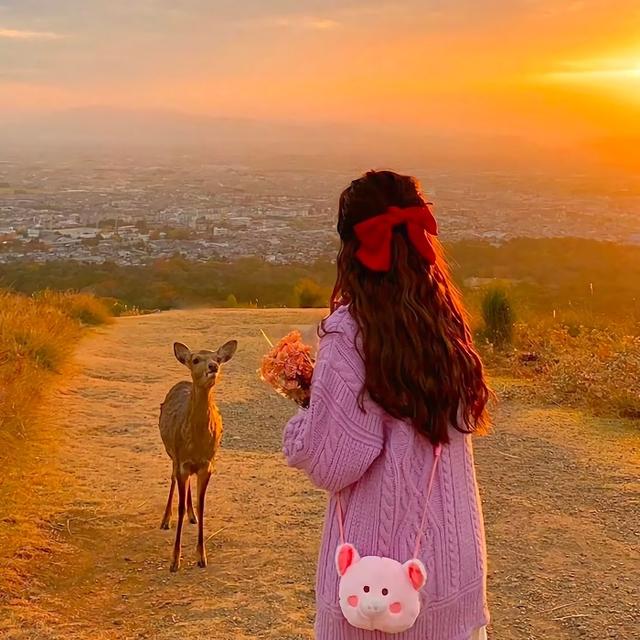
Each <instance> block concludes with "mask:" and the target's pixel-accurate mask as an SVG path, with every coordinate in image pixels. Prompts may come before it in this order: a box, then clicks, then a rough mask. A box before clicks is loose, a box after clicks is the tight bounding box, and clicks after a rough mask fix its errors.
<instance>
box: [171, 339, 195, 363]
mask: <svg viewBox="0 0 640 640" xmlns="http://www.w3.org/2000/svg"><path fill="white" fill-rule="evenodd" d="M173 353H174V354H175V356H176V360H177V361H178V362H181V363H182V364H183V365H185V366H186V367H188V366H189V361H190V360H191V350H190V349H189V347H187V345H186V344H182V342H174V343H173Z"/></svg>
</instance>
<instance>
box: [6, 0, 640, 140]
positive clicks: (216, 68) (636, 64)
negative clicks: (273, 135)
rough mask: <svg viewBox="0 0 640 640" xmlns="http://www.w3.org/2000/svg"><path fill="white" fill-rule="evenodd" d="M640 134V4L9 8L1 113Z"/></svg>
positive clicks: (448, 0)
mask: <svg viewBox="0 0 640 640" xmlns="http://www.w3.org/2000/svg"><path fill="white" fill-rule="evenodd" d="M95 105H100V106H110V107H123V108H134V109H163V110H176V111H180V112H183V113H196V114H206V115H212V116H234V117H253V118H268V119H277V120H287V119H293V120H296V121H341V122H352V121H365V122H374V123H377V122H382V123H386V124H391V125H393V126H396V125H397V126H398V127H401V128H404V129H409V128H412V127H419V128H420V129H421V130H427V131H439V132H448V133H467V132H472V133H478V132H480V133H484V134H492V133H506V134H513V133H516V134H519V135H523V136H528V137H531V138H537V137H540V138H545V137H553V136H560V137H566V138H567V139H569V138H572V137H584V136H587V137H589V136H592V137H598V136H610V135H612V136H620V135H625V134H626V133H627V132H628V131H629V130H633V131H634V132H635V134H638V133H639V132H640V2H638V0H562V1H559V0H482V1H479V0H420V1H418V0H409V1H405V2H387V1H380V0H368V1H366V2H365V1H363V0H354V1H352V2H349V1H346V2H337V1H335V0H321V1H316V0H269V1H265V0H245V1H243V2H240V1H238V0H217V1H216V0H56V1H55V2H51V1H49V0H0V115H2V116H4V117H6V116H7V115H12V116H13V115H15V114H16V113H24V112H34V111H35V112H38V111H46V110H51V109H66V108H73V107H82V106H95Z"/></svg>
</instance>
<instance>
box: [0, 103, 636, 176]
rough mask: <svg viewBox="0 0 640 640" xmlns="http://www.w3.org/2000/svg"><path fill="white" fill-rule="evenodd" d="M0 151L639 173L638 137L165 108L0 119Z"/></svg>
mask: <svg viewBox="0 0 640 640" xmlns="http://www.w3.org/2000/svg"><path fill="white" fill-rule="evenodd" d="M0 147H4V148H5V149H9V150H17V151H25V152H28V151H33V150H36V151H37V150H56V149H68V150H75V149H80V150H96V149H98V150H105V151H127V152H129V151H134V150H147V151H151V152H153V151H157V150H169V151H172V150H180V149H189V150H193V149H194V148H195V149H200V150H202V151H206V152H207V153H208V154H209V155H212V156H218V157H220V158H229V159H238V158H246V157H252V156H256V155H257V156H269V157H282V156H288V157H305V158H308V159H309V158H316V159H318V160H320V161H325V162H326V161H327V160H331V159H344V160H347V161H355V162H358V163H365V164H366V165H371V164H374V165H378V166H380V165H385V164H386V165H390V164H397V163H401V164H402V165H404V166H407V165H410V164H412V163H421V164H423V165H424V164H432V163H433V164H434V165H439V166H442V164H443V163H445V164H447V165H460V164H463V165H468V166H470V167H478V165H480V166H481V167H484V168H487V169H491V168H493V167H494V166H496V167H498V166H506V167H509V168H511V169H514V170H518V169H524V170H526V169H530V168H534V167H544V168H546V169H550V168H553V167H558V169H562V168H565V169H566V168H571V167H576V166H578V165H579V164H584V163H585V162H586V163H587V164H591V163H592V162H593V161H595V162H600V161H603V162H605V163H606V164H608V165H612V166H614V167H620V168H629V169H634V168H640V155H638V154H637V153H633V152H634V151H635V150H637V149H640V139H636V140H632V139H631V138H629V139H620V138H617V139H615V140H614V139H604V140H603V139H601V140H597V141H588V142H586V143H585V144H584V145H583V146H581V148H579V149H577V148H575V147H573V148H571V149H569V148H562V147H560V146H559V147H557V148H550V147H549V145H546V146H544V145H536V144H533V143H531V142H530V141H525V140H524V139H521V138H518V137H515V136H481V135H466V134H465V135H462V134H459V135H453V134H440V133H438V132H429V133H426V132H421V131H416V130H411V129H410V128H409V127H407V128H405V129H404V130H398V129H395V130H394V129H393V128H392V127H391V126H389V125H373V124H346V123H331V122H325V123H298V122H291V121H275V120H274V121H267V120H252V119H242V118H219V117H207V116H198V115H191V114H182V113H177V112H171V111H161V110H156V111H149V110H145V111H142V110H141V111H136V110H125V109H114V108H107V107H87V108H78V109H70V110H61V111H56V112H50V113H47V114H38V115H25V116H13V117H7V116H0Z"/></svg>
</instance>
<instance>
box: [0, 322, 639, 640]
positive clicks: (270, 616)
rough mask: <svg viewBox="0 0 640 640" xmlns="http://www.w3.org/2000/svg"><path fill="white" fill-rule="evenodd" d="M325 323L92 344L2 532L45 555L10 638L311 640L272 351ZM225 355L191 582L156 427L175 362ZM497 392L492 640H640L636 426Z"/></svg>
mask: <svg viewBox="0 0 640 640" xmlns="http://www.w3.org/2000/svg"><path fill="white" fill-rule="evenodd" d="M320 314H321V312H320V311H303V310H252V311H246V310H242V311H241V310H202V311H172V312H167V313H162V314H154V315H149V316H141V317H130V318H121V319H118V320H117V321H116V323H115V324H114V325H113V326H111V327H108V328H105V329H99V330H98V331H97V332H96V333H94V334H93V335H92V336H91V337H89V338H87V339H85V340H84V342H83V343H82V346H81V348H80V350H79V351H78V353H77V358H76V365H75V367H74V370H73V372H72V374H71V375H69V376H68V377H67V378H66V380H65V383H64V385H63V386H62V387H61V388H59V389H58V390H57V391H56V393H55V396H54V397H53V398H52V399H51V401H50V402H49V404H48V405H47V407H46V412H45V413H46V415H47V416H48V418H47V420H46V421H44V422H43V423H42V431H43V432H45V434H48V436H49V439H50V440H52V441H53V442H55V447H53V448H49V447H46V446H43V445H40V444H36V445H34V448H33V450H32V451H31V452H30V457H35V458H42V459H46V460H47V464H46V465H43V466H42V467H41V468H40V469H37V470H33V469H31V470H30V471H29V472H28V473H27V472H26V471H25V472H24V473H23V476H22V477H20V474H19V473H18V474H14V476H13V479H12V481H13V482H20V483H23V485H24V484H25V483H32V482H33V483H36V484H37V486H38V493H37V499H36V500H35V507H34V505H31V504H29V502H28V501H27V502H25V503H22V504H18V505H16V507H15V512H13V513H12V514H6V515H5V514H3V515H2V516H1V517H0V526H2V527H5V528H11V529H12V530H13V531H15V532H19V531H20V530H21V529H22V528H23V527H26V526H27V524H28V522H29V521H30V519H33V518H35V519H36V521H37V524H38V526H39V528H40V529H41V530H42V531H43V532H44V533H45V534H46V540H47V541H46V544H45V543H39V544H38V545H35V544H33V543H32V542H31V540H30V539H28V538H24V539H23V544H22V546H21V548H20V549H18V551H17V552H16V553H15V554H14V555H13V556H12V557H11V558H2V560H3V562H7V561H8V562H9V563H10V564H11V565H12V566H13V567H14V568H16V569H17V570H19V572H20V574H21V575H22V576H24V577H25V580H26V584H27V585H28V588H26V590H24V591H23V592H21V593H17V592H16V593H13V594H11V595H10V596H6V597H5V598H4V599H3V598H2V597H1V596H0V635H1V636H2V637H3V638H8V639H11V640H26V639H33V638H38V639H39V638H42V639H51V640H53V639H57V638H65V639H66V638H78V639H84V638H86V639H89V638H91V640H111V639H113V640H115V639H122V638H153V639H158V640H164V639H167V640H168V639H169V638H171V639H173V638H175V637H178V636H180V637H182V638H186V639H189V638H193V639H195V638H203V637H207V638H210V639H211V640H230V639H234V640H235V639H237V640H249V639H251V640H255V639H256V638H265V639H273V640H276V639H278V640H303V639H308V640H310V639H311V638H312V631H311V626H312V616H313V606H312V603H313V580H312V575H313V570H314V564H315V558H316V551H317V544H318V540H319V536H320V526H321V521H322V516H323V509H324V503H325V498H324V496H323V495H322V494H321V493H320V492H317V491H315V490H314V489H313V488H312V487H311V486H310V484H309V483H308V482H307V481H306V480H304V479H303V478H302V477H301V476H300V475H299V474H298V473H296V472H294V471H292V470H290V469H288V468H286V467H285V465H284V463H283V460H282V457H281V454H280V451H279V450H280V432H281V427H282V425H283V424H284V422H285V420H286V419H287V417H288V416H289V415H290V414H291V413H292V407H291V406H290V405H289V404H288V403H287V402H286V401H285V400H283V399H281V398H279V397H277V396H275V395H274V394H273V393H272V392H271V391H270V390H269V389H267V388H265V387H264V386H263V385H262V384H261V383H260V381H259V380H258V379H257V376H256V369H257V367H258V361H259V357H260V354H262V353H263V352H264V351H265V344H264V341H263V339H262V338H261V337H260V335H259V328H262V329H264V330H265V331H266V332H267V333H268V334H269V335H271V336H274V337H276V336H279V335H282V334H284V333H285V332H286V331H288V330H289V329H290V328H292V327H294V326H296V327H301V326H302V327H303V328H304V332H305V336H306V338H307V339H308V340H310V339H311V336H312V335H313V324H314V323H315V321H316V320H317V319H318V318H319V317H320ZM229 338H237V339H238V340H239V342H240V347H239V350H238V354H237V356H236V357H235V358H234V359H233V360H232V361H231V362H230V363H229V365H228V368H227V369H226V373H225V375H224V377H223V379H222V380H221V381H220V387H219V403H220V408H221V411H222V414H223V417H224V420H225V440H224V448H223V452H222V455H221V456H220V459H219V463H218V467H217V471H216V473H215V475H214V477H213V480H212V484H211V486H210V489H209V492H208V496H207V499H208V513H209V515H208V517H207V520H206V534H205V535H206V536H207V537H208V540H207V547H208V555H209V567H208V569H207V570H206V571H203V570H201V569H199V568H198V567H197V566H196V564H195V530H194V528H193V527H189V526H188V525H187V529H186V532H185V536H184V541H183V542H184V549H183V558H184V560H183V569H182V570H181V572H180V573H179V574H177V575H173V574H170V573H169V571H168V564H169V556H170V549H171V545H172V541H173V532H166V531H161V530H160V529H159V523H160V519H161V516H162V511H163V508H164V502H165V500H166V491H167V487H168V483H169V477H170V465H169V461H168V458H167V457H166V454H165V452H164V450H163V448H162V444H161V442H160V438H159V434H158V430H157V416H158V406H159V403H160V401H161V400H162V398H163V396H164V394H165V393H166V391H167V390H168V389H169V387H170V386H171V385H172V384H173V383H174V382H176V381H178V380H180V379H184V378H185V377H186V376H185V374H186V372H185V370H184V369H183V368H182V367H181V366H180V365H179V364H178V363H177V362H176V361H175V359H174V358H173V355H172V352H171V344H172V342H173V341H174V340H183V341H185V342H186V343H187V344H189V345H190V346H193V347H196V348H200V347H214V346H217V345H218V344H220V343H222V342H223V341H225V340H226V339H229ZM494 384H495V386H496V387H497V389H498V391H499V395H500V396H501V398H502V399H503V401H502V403H501V404H500V406H499V408H498V409H497V410H496V412H495V429H494V433H493V434H492V435H491V436H489V437H486V438H482V439H479V440H477V441H476V459H477V464H478V475H479V482H480V486H481V492H482V497H483V502H484V510H485V517H486V525H487V537H488V545H489V556H490V572H489V592H490V604H491V608H492V613H493V623H492V638H499V639H500V640H516V639H523V638H530V639H534V638H535V639H536V640H538V639H540V638H550V639H551V638H553V640H575V639H576V638H582V637H584V638H601V637H605V638H606V637H609V638H616V639H618V640H632V638H634V637H635V633H636V632H634V631H633V629H637V628H638V625H639V624H640V614H639V612H638V609H637V603H638V601H639V599H640V594H639V593H638V584H639V581H638V580H637V567H638V560H639V550H638V544H637V530H636V529H637V524H636V523H634V522H632V521H631V514H633V513H634V512H636V511H637V508H638V502H639V498H640V485H639V483H638V477H637V470H638V462H639V452H640V435H639V434H638V432H637V431H633V430H632V429H631V428H630V427H628V426H626V425H625V424H624V423H622V422H613V421H609V422H605V421H601V420H596V419H593V418H591V417H589V416H587V415H584V414H581V413H579V412H577V411H569V410H566V409H563V408H561V407H557V406H551V407H549V406H537V405H534V404H532V403H531V402H524V401H523V400H522V397H523V394H522V389H519V390H518V393H517V394H513V393H512V392H513V390H514V385H516V384H519V385H523V384H526V383H515V382H513V381H510V380H505V379H496V380H494ZM510 398H513V399H510ZM516 398H517V399H516ZM14 466H16V467H18V468H21V464H18V465H14ZM282 549H287V550H288V553H286V554H283V553H282ZM3 553H4V551H3Z"/></svg>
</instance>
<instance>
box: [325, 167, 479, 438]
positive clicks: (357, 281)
mask: <svg viewBox="0 0 640 640" xmlns="http://www.w3.org/2000/svg"><path fill="white" fill-rule="evenodd" d="M424 204H425V199H424V197H423V196H422V194H421V191H420V186H419V184H418V181H417V180H416V179H415V178H412V177H410V176H403V175H399V174H397V173H394V172H392V171H369V172H368V173H366V174H365V175H364V176H362V177H361V178H359V179H357V180H354V181H353V182H352V183H351V185H350V186H349V187H348V188H347V189H345V191H344V192H343V193H342V195H341V196H340V204H339V210H338V233H339V235H340V240H341V246H340V251H339V253H338V258H337V279H336V283H335V287H334V289H333V294H332V296H331V301H330V302H331V304H330V306H331V311H332V312H333V311H335V309H337V308H338V307H340V306H343V305H349V307H350V312H351V314H352V315H353V317H354V318H355V320H356V322H357V324H358V327H359V331H358V337H357V338H356V347H357V348H358V349H359V350H360V351H361V354H362V357H363V359H364V363H365V383H364V388H363V389H362V394H361V400H362V397H363V395H364V392H365V390H366V391H367V392H368V393H369V395H370V396H371V398H372V399H373V400H375V401H376V402H377V403H378V404H379V405H380V406H382V407H383V408H384V409H385V410H386V411H387V412H388V413H389V414H391V415H392V416H394V417H395V418H399V419H409V420H411V421H412V423H413V424H414V426H415V428H416V429H417V430H418V431H419V432H420V433H422V434H423V435H424V436H426V437H427V438H428V439H429V440H430V441H431V442H432V443H434V444H437V443H443V444H444V443H447V442H449V425H451V426H453V427H454V428H455V429H457V430H458V431H461V432H463V433H471V432H479V433H482V432H485V431H486V429H487V427H488V424H489V417H488V412H487V402H488V400H489V397H490V394H491V392H490V390H489V388H488V385H487V382H486V379H485V375H484V369H483V366H482V362H481V360H480V357H479V356H478V353H477V352H476V350H475V348H474V346H473V338H472V335H471V331H470V329H469V324H468V320H467V315H466V312H465V310H464V307H463V305H462V302H461V299H460V294H459V292H458V291H457V289H456V287H455V286H454V284H453V283H452V281H451V277H450V274H449V268H448V266H447V263H446V260H445V258H444V254H443V251H442V248H441V246H440V244H439V243H438V241H437V240H436V238H435V237H431V240H432V242H433V245H434V249H435V250H436V256H437V257H436V261H435V264H433V265H431V264H428V263H427V262H426V261H425V260H424V258H423V257H422V256H421V255H420V254H419V253H418V252H417V251H416V250H415V248H414V247H413V245H412V243H411V242H410V241H409V239H408V236H407V230H406V227H405V226H404V225H401V226H398V227H396V228H395V229H394V231H393V239H392V266H391V270H390V271H388V272H374V271H371V270H369V269H368V268H366V267H365V266H364V265H362V264H361V263H360V262H359V261H358V259H357V258H356V255H355V254H356V251H357V249H358V246H359V243H358V239H357V238H356V235H355V231H354V226H355V225H356V224H358V223H359V222H362V221H363V220H367V219H368V218H372V217H374V216H377V215H380V214H382V213H384V212H385V211H386V210H387V209H388V208H389V207H392V206H395V207H400V208H407V207H414V206H421V205H424Z"/></svg>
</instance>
